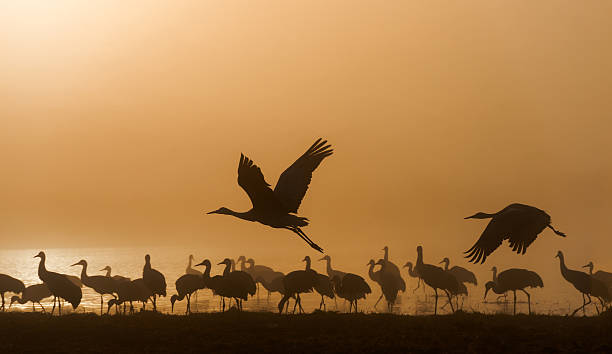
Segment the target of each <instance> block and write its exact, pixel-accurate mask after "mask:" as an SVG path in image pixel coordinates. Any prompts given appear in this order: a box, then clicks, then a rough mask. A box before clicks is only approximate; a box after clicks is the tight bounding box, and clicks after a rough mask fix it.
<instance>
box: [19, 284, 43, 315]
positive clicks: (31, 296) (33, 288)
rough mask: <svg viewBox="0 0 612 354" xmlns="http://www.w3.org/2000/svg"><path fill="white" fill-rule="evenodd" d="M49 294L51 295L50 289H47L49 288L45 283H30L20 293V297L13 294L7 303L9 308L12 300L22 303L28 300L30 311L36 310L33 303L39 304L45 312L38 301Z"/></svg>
mask: <svg viewBox="0 0 612 354" xmlns="http://www.w3.org/2000/svg"><path fill="white" fill-rule="evenodd" d="M51 296H53V294H51V291H49V288H48V287H47V286H46V285H45V284H34V285H30V286H28V287H26V288H25V290H24V291H23V293H22V294H21V297H19V296H17V295H15V296H13V297H12V298H11V304H10V305H9V308H11V306H13V303H14V302H17V303H19V304H21V305H23V304H25V303H27V302H28V301H29V302H31V303H32V312H36V307H35V304H39V305H40V308H41V309H42V310H43V312H46V311H45V308H44V306H43V305H42V304H41V303H40V301H41V300H42V299H46V298H48V297H51Z"/></svg>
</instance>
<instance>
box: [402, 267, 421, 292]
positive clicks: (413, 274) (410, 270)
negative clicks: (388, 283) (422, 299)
mask: <svg viewBox="0 0 612 354" xmlns="http://www.w3.org/2000/svg"><path fill="white" fill-rule="evenodd" d="M403 268H408V275H410V276H411V277H412V278H416V279H417V287H416V288H414V290H412V292H415V291H417V289H418V288H419V287H420V286H421V281H422V280H421V277H419V274H418V273H417V272H416V270H415V269H414V268H413V266H412V262H410V261H408V262H406V264H404V266H403ZM423 292H425V287H423Z"/></svg>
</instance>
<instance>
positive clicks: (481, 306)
mask: <svg viewBox="0 0 612 354" xmlns="http://www.w3.org/2000/svg"><path fill="white" fill-rule="evenodd" d="M38 251H39V250H38V249H36V250H35V249H24V250H2V251H0V273H5V274H9V275H11V276H13V277H16V278H18V279H21V280H22V281H23V282H24V283H25V284H26V286H27V285H32V284H37V283H40V280H39V279H38V274H37V269H38V258H33V256H34V255H36V254H37V253H38ZM147 252H148V253H149V254H151V257H152V265H153V268H155V269H157V270H159V271H161V272H162V273H163V274H164V275H165V277H166V282H167V284H168V297H165V298H161V299H160V300H159V301H158V307H159V309H160V310H161V311H162V312H170V295H172V294H175V293H176V291H175V287H174V282H175V281H176V279H177V278H178V277H180V276H181V275H183V274H184V273H185V269H186V267H187V263H188V256H189V254H190V252H189V251H188V250H186V249H180V248H176V249H174V248H164V249H153V250H151V249H149V250H148V251H146V250H144V249H135V248H116V249H110V248H90V249H87V248H84V249H77V248H61V249H48V250H45V253H46V254H47V262H46V266H47V269H49V270H51V271H55V272H60V273H66V274H73V275H77V276H79V275H80V270H81V267H80V266H76V267H70V265H71V264H73V263H76V262H78V261H79V260H81V259H85V260H87V262H88V264H89V267H88V275H97V274H100V275H103V274H105V273H104V272H99V271H98V270H99V269H102V268H104V267H105V266H107V265H110V266H111V267H112V269H113V274H114V275H123V276H127V277H130V278H132V279H136V278H140V277H141V276H142V267H143V265H144V255H145V253H147ZM215 254H218V255H215ZM222 254H223V253H219V251H218V250H217V251H214V250H213V251H212V252H211V254H209V255H198V254H195V257H196V263H199V262H200V261H201V260H203V259H204V258H208V259H210V260H211V262H212V263H213V269H212V272H211V274H212V275H214V274H219V273H221V272H223V269H224V268H223V266H216V265H215V264H217V263H219V262H220V261H221V260H222V259H223V258H225V256H222ZM232 256H233V257H234V258H238V256H239V255H232ZM246 256H247V258H248V254H246ZM281 259H282V258H281ZM391 260H392V261H394V260H393V259H391ZM334 263H335V262H334ZM395 263H396V264H399V263H400V262H399V261H396V262H395ZM402 263H403V262H402ZM363 264H365V262H363ZM266 265H268V266H272V267H273V268H275V269H276V270H279V271H282V272H284V273H288V272H290V271H292V270H296V269H302V268H303V266H304V264H303V263H302V262H299V260H298V261H297V262H293V261H290V260H288V259H284V260H282V261H279V262H275V263H274V264H272V263H268V264H266ZM324 266H325V264H324V262H313V268H314V269H316V270H317V271H319V272H322V273H324V272H325V268H324ZM334 268H337V269H344V270H346V269H355V268H345V267H342V265H339V264H334ZM358 269H363V271H362V273H360V274H359V275H361V276H363V277H364V278H365V279H366V280H367V281H368V283H369V284H370V287H371V288H372V294H370V295H369V296H368V298H367V299H366V300H365V301H360V303H359V307H360V308H359V310H360V311H365V312H372V311H376V310H375V309H374V303H375V302H376V300H377V299H378V297H379V296H380V293H381V292H380V289H379V287H378V285H376V284H375V283H374V282H372V281H370V280H369V279H368V277H367V270H368V268H367V267H365V266H361V263H360V268H358ZM403 276H404V279H405V280H406V283H407V288H408V289H407V291H406V292H405V293H400V296H399V299H398V303H397V304H396V307H395V309H394V311H395V312H396V313H403V314H411V315H414V314H428V313H431V312H432V311H433V300H434V298H433V291H432V290H431V289H427V292H423V290H422V289H419V290H418V291H416V292H413V291H412V289H414V288H415V287H416V286H417V282H416V279H413V278H410V277H409V276H408V275H407V273H403ZM490 277H491V275H490V274H487V278H485V277H484V276H480V277H479V279H478V281H479V285H478V287H474V286H468V291H469V292H470V296H469V297H467V298H466V299H465V301H463V309H464V310H466V311H479V312H484V313H501V312H506V313H512V303H511V301H512V294H510V296H508V300H509V301H510V303H508V304H503V303H494V302H493V301H494V300H495V298H496V295H495V294H490V295H489V296H488V300H489V301H490V302H492V303H483V300H482V296H483V294H484V283H485V282H486V281H488V280H490ZM558 281H563V280H562V279H560V280H558ZM544 283H545V284H547V279H546V278H545V279H544ZM563 289H564V290H562V291H559V290H558V288H553V289H550V288H549V287H545V288H543V289H531V290H528V291H529V292H530V294H531V295H532V296H531V298H532V310H533V311H534V312H537V313H543V314H567V313H568V312H571V309H573V308H576V307H577V306H579V305H581V304H582V297H581V296H580V294H579V293H578V292H577V291H575V290H573V289H572V288H569V287H565V288H563ZM518 297H519V301H520V303H519V304H518V305H517V311H519V312H524V313H526V312H527V304H526V303H525V302H524V301H526V298H525V296H524V294H522V293H520V294H518ZM110 298H111V297H110V296H105V303H106V301H108V300H109V299H110ZM279 300H280V296H279V295H278V294H274V295H272V296H271V297H270V299H269V300H268V298H267V292H266V291H265V289H263V288H262V291H261V293H260V294H259V299H258V298H257V296H256V297H253V298H251V299H249V301H246V302H244V308H245V310H248V311H276V305H277V304H278V301H279ZM319 301H320V296H319V295H316V294H304V295H303V296H302V303H303V306H304V309H305V310H306V311H307V312H310V311H312V310H314V309H316V308H318V306H319ZM185 303H186V301H183V302H180V303H177V304H176V307H175V309H174V312H175V313H179V314H180V313H184V311H185ZM326 303H327V309H328V310H336V309H337V310H339V311H345V310H346V309H347V308H348V306H345V302H344V300H338V301H337V305H336V303H335V302H334V300H330V299H327V298H326ZM440 303H441V304H443V303H446V301H444V300H441V302H440ZM43 305H44V306H45V307H46V308H49V309H50V308H51V306H52V301H51V299H46V300H43ZM138 306H139V305H138ZM66 308H71V307H70V306H67V307H66ZM148 308H151V307H150V305H149V306H148ZM13 309H19V310H25V311H31V304H29V303H28V304H26V305H19V304H15V305H13ZM99 309H100V296H99V295H98V294H97V293H95V292H94V291H93V290H92V289H89V288H86V287H84V288H83V299H82V302H81V305H80V306H79V307H78V308H77V311H78V312H99ZM192 310H193V311H194V312H211V311H218V310H219V297H216V296H215V297H213V296H212V293H211V291H210V290H201V291H199V292H198V301H197V304H193V305H192ZM378 310H379V311H384V310H386V305H385V303H384V300H382V301H381V303H380V304H379V305H378ZM105 311H106V305H105ZM448 311H450V307H448V306H447V308H445V309H443V310H441V311H440V313H445V312H448ZM588 311H589V312H594V311H595V309H594V308H592V309H589V310H588Z"/></svg>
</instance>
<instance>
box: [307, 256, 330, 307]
mask: <svg viewBox="0 0 612 354" xmlns="http://www.w3.org/2000/svg"><path fill="white" fill-rule="evenodd" d="M304 259H306V270H308V269H311V268H310V266H311V264H310V257H309V256H306V257H305V258H304ZM311 270H312V271H313V272H315V273H316V276H317V281H316V282H315V286H314V290H315V291H316V292H317V293H318V294H319V295H321V302H320V303H319V310H321V307H322V308H323V311H325V310H326V306H325V299H324V297H325V296H327V297H328V298H330V299H334V298H335V297H336V295H335V294H334V287H333V284H332V283H331V280H330V279H329V277H328V276H327V275H324V274H321V273H319V272H317V271H315V270H314V269H311Z"/></svg>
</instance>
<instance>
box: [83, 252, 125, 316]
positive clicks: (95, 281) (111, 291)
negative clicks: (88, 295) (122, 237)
mask: <svg viewBox="0 0 612 354" xmlns="http://www.w3.org/2000/svg"><path fill="white" fill-rule="evenodd" d="M77 265H80V266H82V268H81V282H82V283H83V284H84V285H85V286H87V287H90V288H92V289H93V290H94V291H95V292H97V293H98V294H100V315H101V314H102V312H103V311H104V295H107V294H108V295H112V296H113V297H115V293H116V292H117V285H118V283H117V282H116V281H115V280H114V279H113V278H110V277H107V276H103V275H93V276H88V275H87V261H86V260H84V259H81V260H80V261H78V262H77V263H75V264H73V265H72V267H74V266H77Z"/></svg>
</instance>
